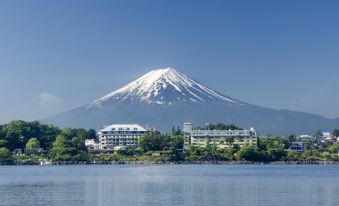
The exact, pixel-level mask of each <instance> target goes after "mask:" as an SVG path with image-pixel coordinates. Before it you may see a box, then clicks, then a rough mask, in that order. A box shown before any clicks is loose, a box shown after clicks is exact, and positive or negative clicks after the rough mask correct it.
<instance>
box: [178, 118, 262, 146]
mask: <svg viewBox="0 0 339 206" xmlns="http://www.w3.org/2000/svg"><path fill="white" fill-rule="evenodd" d="M208 127H209V125H208V124H206V125H205V129H203V130H194V129H193V126H192V123H191V122H186V123H184V126H183V132H184V139H185V141H184V148H185V149H187V148H188V147H189V146H196V147H203V148H205V147H206V146H207V145H208V144H210V145H215V146H217V147H218V148H220V149H224V148H227V147H229V146H230V145H238V146H240V147H241V146H243V145H245V144H249V145H253V146H256V145H257V139H258V135H257V132H256V131H255V129H254V128H250V129H249V130H209V129H208Z"/></svg>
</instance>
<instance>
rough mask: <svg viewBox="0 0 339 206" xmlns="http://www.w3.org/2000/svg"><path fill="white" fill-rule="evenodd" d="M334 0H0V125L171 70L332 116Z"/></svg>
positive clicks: (338, 7) (242, 94)
mask: <svg viewBox="0 0 339 206" xmlns="http://www.w3.org/2000/svg"><path fill="white" fill-rule="evenodd" d="M338 11H339V3H338V1H301V0H300V1H287V0H284V1H283V0H281V1H213V0H212V1H199V0H192V1H188V0H186V1H182V0H178V1H175V0H173V1H164V0H159V1H155V0H153V1H149V0H143V1H140V0H136V1H130V0H124V1H104V0H102V1H75V0H71V1H33V0H32V1H15V0H3V1H0V97H1V99H0V123H3V122H7V121H9V120H12V119H25V120H34V119H40V118H43V117H47V116H49V115H53V114H56V113H59V112H62V111H66V110H69V109H72V108H74V107H77V106H80V105H84V104H86V103H89V102H91V101H92V100H94V99H96V98H98V97H100V96H102V95H104V94H106V93H107V92H110V91H112V90H114V89H117V88H119V87H121V86H123V85H124V84H126V83H128V82H130V81H132V80H134V79H135V78H137V77H138V76H140V75H142V74H143V73H145V72H148V71H149V70H151V69H155V68H162V67H168V66H170V67H174V68H176V69H177V70H179V71H180V72H183V73H185V74H187V75H189V76H191V77H193V78H194V79H196V80H198V81H200V82H202V83H204V84H206V85H208V86H210V87H211V88H213V89H215V90H217V91H220V92H222V93H224V94H226V95H228V96H231V97H233V98H237V99H240V100H242V101H245V102H249V103H252V104H257V105H261V106H266V107H270V108H277V109H290V110H297V111H305V112H311V113H316V114H321V115H324V116H327V117H339V106H338V105H339V92H338V91H339V80H338V79H339V26H338V25H339V12H338Z"/></svg>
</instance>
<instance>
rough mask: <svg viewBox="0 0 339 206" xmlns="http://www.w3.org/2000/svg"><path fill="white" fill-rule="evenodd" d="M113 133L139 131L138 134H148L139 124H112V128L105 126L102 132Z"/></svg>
mask: <svg viewBox="0 0 339 206" xmlns="http://www.w3.org/2000/svg"><path fill="white" fill-rule="evenodd" d="M111 131H138V132H147V130H146V129H145V128H143V127H142V126H140V125H138V124H112V125H110V126H105V128H104V129H102V130H100V132H111Z"/></svg>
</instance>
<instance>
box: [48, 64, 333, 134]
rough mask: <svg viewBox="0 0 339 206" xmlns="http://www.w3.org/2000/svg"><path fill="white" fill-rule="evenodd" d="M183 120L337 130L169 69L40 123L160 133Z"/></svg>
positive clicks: (265, 130) (266, 130) (268, 130)
mask: <svg viewBox="0 0 339 206" xmlns="http://www.w3.org/2000/svg"><path fill="white" fill-rule="evenodd" d="M186 121H191V122H193V124H195V125H203V124H204V123H205V122H214V123H216V122H225V123H235V124H237V125H239V126H241V127H255V128H257V130H258V131H259V132H261V133H262V134H276V135H283V134H292V133H295V134H303V133H308V134H313V133H314V132H315V131H316V130H317V129H318V128H322V129H324V130H331V129H332V130H333V129H334V128H337V127H338V126H339V118H337V119H329V118H325V117H322V116H320V115H315V114H309V113H305V112H297V111H290V110H275V109H271V108H265V107H261V106H256V105H252V104H248V103H245V102H242V101H240V100H237V99H234V98H231V97H228V96H226V95H224V94H222V93H220V92H217V91H215V90H213V89H210V88H209V87H207V86H205V85H203V84H201V83H199V82H198V81H195V80H193V79H191V78H190V77H188V76H186V75H184V74H181V73H179V72H178V71H176V70H175V69H172V68H165V69H158V70H152V71H150V72H148V73H146V74H145V75H142V76H141V77H140V78H138V79H137V80H135V81H132V82H131V83H129V84H127V85H125V86H123V87H121V88H119V89H117V90H114V91H112V92H110V93H108V94H107V95H105V96H103V97H101V98H99V99H97V100H94V101H93V102H91V103H89V104H87V105H84V106H81V107H78V108H75V109H73V110H71V111H68V112H64V113H61V114H59V115H56V116H53V117H50V118H47V119H45V120H43V122H46V123H52V124H56V125H58V126H65V127H85V128H95V129H98V128H100V127H101V126H102V125H108V124H114V123H130V122H133V123H139V124H144V125H146V124H148V125H152V126H154V127H155V128H156V129H159V130H160V131H169V130H170V129H171V128H172V126H173V125H176V126H181V125H182V124H183V122H186Z"/></svg>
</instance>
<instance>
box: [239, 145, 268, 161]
mask: <svg viewBox="0 0 339 206" xmlns="http://www.w3.org/2000/svg"><path fill="white" fill-rule="evenodd" d="M237 159H238V160H247V161H260V160H262V158H261V154H260V153H259V151H258V149H257V147H255V146H252V145H248V144H246V145H244V146H242V147H241V148H240V150H239V151H238V152H237Z"/></svg>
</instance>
